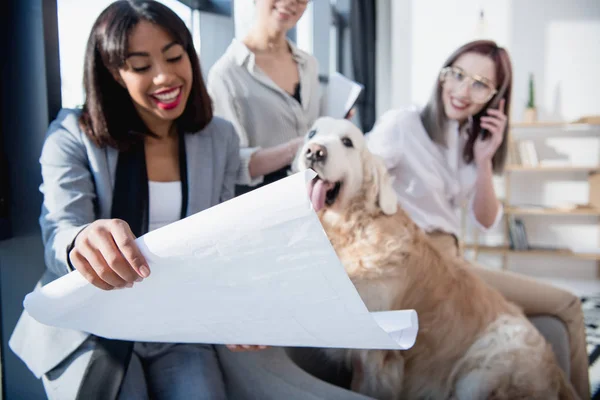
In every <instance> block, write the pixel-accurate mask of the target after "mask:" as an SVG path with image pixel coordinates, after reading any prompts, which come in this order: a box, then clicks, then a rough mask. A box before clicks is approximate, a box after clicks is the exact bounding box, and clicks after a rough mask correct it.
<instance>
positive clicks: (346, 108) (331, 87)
mask: <svg viewBox="0 0 600 400" xmlns="http://www.w3.org/2000/svg"><path fill="white" fill-rule="evenodd" d="M363 88H364V87H363V85H361V84H360V83H357V82H354V81H353V80H351V79H348V78H346V77H345V76H344V75H342V74H340V73H339V72H334V73H333V74H331V75H330V76H329V81H328V83H327V91H326V104H325V110H324V114H325V115H326V116H328V117H333V118H346V115H348V113H349V112H350V110H351V109H352V107H354V104H355V103H356V100H357V99H358V96H359V95H360V93H361V92H362V90H363Z"/></svg>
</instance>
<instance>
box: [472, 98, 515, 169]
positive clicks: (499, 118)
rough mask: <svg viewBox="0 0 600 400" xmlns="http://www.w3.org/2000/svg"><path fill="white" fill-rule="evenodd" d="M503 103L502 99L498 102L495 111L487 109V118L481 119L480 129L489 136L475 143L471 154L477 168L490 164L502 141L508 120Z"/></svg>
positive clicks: (478, 139) (479, 138) (480, 138)
mask: <svg viewBox="0 0 600 400" xmlns="http://www.w3.org/2000/svg"><path fill="white" fill-rule="evenodd" d="M504 103H505V101H504V99H502V100H500V106H499V107H498V109H497V110H494V109H491V108H489V109H488V110H487V114H488V116H485V117H481V128H482V129H487V130H488V131H489V132H490V134H491V135H490V136H489V137H488V138H486V139H483V138H482V137H481V136H479V137H478V138H477V140H476V141H475V146H474V147H473V152H474V156H475V164H476V165H477V166H478V167H481V166H484V165H485V164H487V163H490V162H491V160H492V157H494V154H496V150H498V147H500V145H501V144H502V140H504V130H505V128H506V122H507V120H508V119H507V117H506V114H504Z"/></svg>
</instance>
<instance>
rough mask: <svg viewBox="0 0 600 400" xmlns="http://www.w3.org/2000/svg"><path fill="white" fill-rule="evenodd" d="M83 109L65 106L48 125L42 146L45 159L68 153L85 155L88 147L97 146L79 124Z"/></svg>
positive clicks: (69, 154)
mask: <svg viewBox="0 0 600 400" xmlns="http://www.w3.org/2000/svg"><path fill="white" fill-rule="evenodd" d="M80 115H81V109H67V108H64V109H62V110H60V111H59V113H58V114H57V116H56V118H55V119H54V120H53V121H52V122H51V123H50V125H49V126H48V130H47V131H46V138H45V141H44V146H43V148H42V158H43V159H51V158H52V159H53V158H55V157H62V156H66V155H68V156H69V157H83V155H84V154H85V153H86V148H88V147H95V145H93V144H92V143H91V141H90V139H89V138H88V137H87V135H86V134H85V133H84V132H83V131H82V129H81V127H80V125H79V117H80Z"/></svg>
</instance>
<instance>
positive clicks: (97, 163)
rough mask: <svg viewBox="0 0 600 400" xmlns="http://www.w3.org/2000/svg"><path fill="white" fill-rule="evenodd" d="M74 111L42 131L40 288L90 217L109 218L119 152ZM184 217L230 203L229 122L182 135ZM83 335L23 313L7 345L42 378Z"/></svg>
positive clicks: (61, 267)
mask: <svg viewBox="0 0 600 400" xmlns="http://www.w3.org/2000/svg"><path fill="white" fill-rule="evenodd" d="M78 116H79V111H77V110H61V112H60V113H59V114H58V116H57V118H56V120H54V121H53V122H52V123H51V124H50V127H49V128H48V132H47V136H46V141H45V143H44V146H43V149H42V155H41V157H40V163H41V166H42V178H43V183H42V185H41V187H40V190H41V192H42V193H43V195H44V202H43V205H42V213H41V216H40V226H41V229H42V238H43V241H44V248H45V253H44V257H45V261H46V271H45V273H44V275H43V276H42V278H41V280H40V281H39V282H38V287H39V286H40V285H45V284H47V283H49V282H51V281H53V280H55V279H56V278H58V277H60V276H62V275H65V274H67V273H68V272H69V271H70V269H69V267H68V265H67V247H68V246H69V244H70V243H71V242H72V241H73V240H74V238H75V236H76V235H77V233H78V232H79V231H80V230H81V229H83V228H84V227H85V226H87V225H88V224H90V223H91V222H93V221H94V220H96V219H104V218H110V216H111V205H112V198H113V187H114V184H115V171H116V167H117V159H118V151H117V150H115V149H113V148H108V147H107V148H99V147H97V146H96V145H95V144H94V143H93V142H91V141H90V140H89V139H88V137H87V136H86V135H85V134H84V133H83V132H82V131H81V129H80V128H79V126H78V123H77V118H78ZM185 145H186V154H187V160H186V161H187V176H188V209H187V213H188V215H192V214H195V213H197V212H199V211H202V210H205V209H207V208H210V207H212V206H214V205H216V204H219V203H221V202H223V201H226V200H229V199H230V198H232V197H233V194H234V184H235V180H236V175H237V172H238V168H239V165H240V160H239V138H238V135H237V134H236V132H235V130H234V128H233V125H231V124H230V123H229V122H227V121H225V120H223V119H220V118H217V117H215V118H213V120H212V121H211V122H210V123H209V124H208V126H206V128H204V129H203V130H202V131H201V132H198V133H196V134H194V135H191V134H186V135H185ZM87 337H88V334H87V333H85V332H79V331H73V330H70V329H62V328H55V327H51V326H47V325H43V324H41V323H39V322H37V321H36V320H34V319H33V318H32V317H31V316H29V314H28V313H27V312H26V311H23V313H22V314H21V317H20V318H19V321H18V322H17V326H16V327H15V330H14V331H13V334H12V336H11V338H10V341H9V346H10V348H11V349H12V351H14V352H15V354H17V356H19V358H21V359H22V360H23V361H24V362H25V364H27V366H28V367H29V369H30V370H31V371H32V372H33V373H34V374H35V376H36V377H38V378H40V377H41V376H42V375H43V374H45V373H46V372H48V371H50V370H51V369H53V368H54V367H55V366H56V365H58V364H59V363H60V362H61V361H62V360H64V359H65V358H66V357H67V356H68V355H69V354H70V353H71V352H73V351H74V350H75V349H77V347H79V345H80V344H81V343H82V342H83V341H84V340H85V339H86V338H87Z"/></svg>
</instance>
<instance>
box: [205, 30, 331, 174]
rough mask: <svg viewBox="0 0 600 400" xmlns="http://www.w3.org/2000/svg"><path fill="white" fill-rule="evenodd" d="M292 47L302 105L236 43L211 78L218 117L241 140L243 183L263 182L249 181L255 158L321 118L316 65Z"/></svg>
mask: <svg viewBox="0 0 600 400" xmlns="http://www.w3.org/2000/svg"><path fill="white" fill-rule="evenodd" d="M288 43H289V45H290V48H291V51H292V55H293V57H294V60H295V61H296V62H297V63H298V71H299V75H300V98H301V102H300V103H299V102H298V101H296V100H295V99H294V97H293V96H291V95H290V94H288V93H287V92H286V91H284V90H283V89H281V88H280V87H279V86H277V85H276V84H275V83H274V82H273V81H272V80H271V78H269V77H268V76H267V75H266V74H265V73H264V72H263V71H261V69H260V68H259V67H258V66H256V63H255V57H254V53H252V52H251V51H250V50H249V49H248V47H246V45H245V44H244V43H243V42H241V41H239V40H237V39H234V40H233V42H232V43H231V44H230V45H229V47H228V48H227V50H226V52H225V54H224V55H223V56H222V57H221V58H220V59H219V60H218V61H217V62H216V63H215V65H214V66H213V67H212V69H211V70H210V72H209V74H208V83H207V86H208V91H209V93H210V96H211V98H212V100H213V106H214V112H215V115H217V116H220V117H222V118H225V119H227V120H229V121H231V122H232V123H233V125H234V126H235V128H236V131H237V133H238V135H239V137H240V158H241V160H242V163H241V168H240V172H239V174H238V184H242V185H252V186H254V185H258V184H260V183H262V181H263V178H264V177H262V176H261V177H256V178H254V179H252V178H251V177H250V173H249V171H248V164H249V162H250V157H251V156H252V154H253V153H255V152H256V151H257V150H259V149H261V148H268V147H273V146H278V145H280V144H283V143H285V142H287V141H289V140H291V139H294V138H297V137H300V136H303V135H304V134H305V133H306V132H307V131H308V130H309V128H310V127H311V125H312V124H313V123H314V122H315V120H316V119H317V118H318V117H319V114H320V108H321V107H320V99H321V94H320V87H319V75H318V65H317V60H316V59H315V58H314V57H313V56H312V55H310V54H308V53H306V52H304V51H302V50H300V49H298V48H297V47H296V46H295V45H294V44H293V43H292V42H290V41H288Z"/></svg>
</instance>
